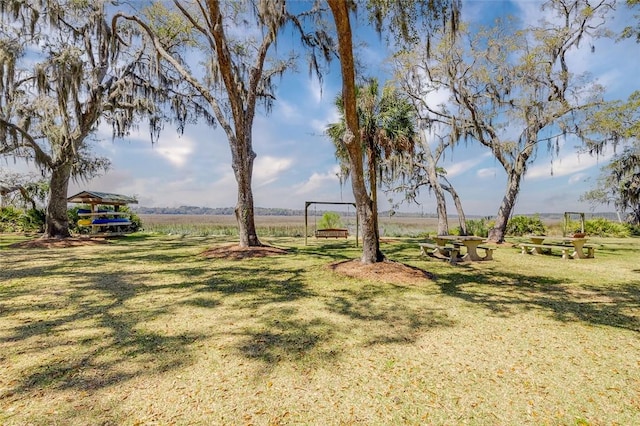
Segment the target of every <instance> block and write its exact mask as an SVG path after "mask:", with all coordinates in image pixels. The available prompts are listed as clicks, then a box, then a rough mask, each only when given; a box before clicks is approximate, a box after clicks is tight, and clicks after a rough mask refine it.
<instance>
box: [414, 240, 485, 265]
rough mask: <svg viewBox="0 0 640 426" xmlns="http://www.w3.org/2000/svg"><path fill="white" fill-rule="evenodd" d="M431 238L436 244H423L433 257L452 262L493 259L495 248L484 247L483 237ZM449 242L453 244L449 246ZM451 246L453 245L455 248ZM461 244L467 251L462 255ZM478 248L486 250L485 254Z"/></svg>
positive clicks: (426, 252)
mask: <svg viewBox="0 0 640 426" xmlns="http://www.w3.org/2000/svg"><path fill="white" fill-rule="evenodd" d="M431 239H432V240H433V241H434V244H421V248H422V250H423V252H424V253H425V254H428V255H431V256H433V257H440V258H445V259H448V260H449V261H450V262H451V263H456V262H460V261H472V262H478V261H482V260H492V259H493V248H491V247H482V246H481V245H482V244H483V243H485V242H486V240H485V239H484V238H482V237H476V236H461V235H438V236H434V237H431ZM448 243H449V244H451V245H450V246H448V245H447V244H448ZM451 246H453V248H452V247H451ZM461 246H464V247H465V248H466V253H465V254H464V255H462V256H460V254H461V253H460V250H459V248H460V247H461ZM426 248H429V249H431V251H425V249H426ZM478 248H481V249H484V250H485V255H484V256H480V255H479V254H478Z"/></svg>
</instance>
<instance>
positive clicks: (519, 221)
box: [506, 215, 547, 237]
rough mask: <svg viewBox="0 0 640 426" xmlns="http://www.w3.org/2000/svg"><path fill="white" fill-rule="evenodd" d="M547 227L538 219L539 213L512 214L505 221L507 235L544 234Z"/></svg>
mask: <svg viewBox="0 0 640 426" xmlns="http://www.w3.org/2000/svg"><path fill="white" fill-rule="evenodd" d="M546 232H547V228H546V227H545V226H544V223H542V220H540V216H539V215H535V216H514V217H512V218H511V219H509V222H508V223H507V231H506V233H507V235H513V236H516V237H521V236H523V235H529V234H531V235H544V234H546Z"/></svg>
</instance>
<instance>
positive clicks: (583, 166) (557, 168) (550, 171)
mask: <svg viewBox="0 0 640 426" xmlns="http://www.w3.org/2000/svg"><path fill="white" fill-rule="evenodd" d="M612 155H613V153H608V152H604V153H602V154H601V155H599V156H595V155H589V154H584V153H582V154H580V153H577V152H571V153H567V154H565V155H563V156H562V157H560V158H556V159H554V160H552V161H551V163H541V164H537V165H535V166H532V167H531V168H530V169H529V171H528V172H527V174H526V178H527V179H549V178H552V177H559V176H568V175H572V174H574V173H577V172H582V171H584V170H587V169H590V168H591V167H594V166H601V165H604V164H606V163H607V161H608V160H609V159H610V158H611V157H612Z"/></svg>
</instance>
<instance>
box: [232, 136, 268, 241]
mask: <svg viewBox="0 0 640 426" xmlns="http://www.w3.org/2000/svg"><path fill="white" fill-rule="evenodd" d="M250 137H251V132H249V133H248V135H246V136H241V138H239V139H238V140H237V142H236V144H235V146H233V145H234V144H232V149H231V152H232V168H233V172H234V175H235V177H236V182H237V183H238V202H237V204H236V208H235V213H236V220H237V221H238V233H239V237H240V247H257V246H261V245H262V243H261V242H260V240H259V239H258V233H257V232H256V224H255V215H254V208H253V189H252V187H251V178H252V175H253V161H254V160H255V158H256V154H255V152H253V149H252V148H251V141H250V140H248V141H247V138H250Z"/></svg>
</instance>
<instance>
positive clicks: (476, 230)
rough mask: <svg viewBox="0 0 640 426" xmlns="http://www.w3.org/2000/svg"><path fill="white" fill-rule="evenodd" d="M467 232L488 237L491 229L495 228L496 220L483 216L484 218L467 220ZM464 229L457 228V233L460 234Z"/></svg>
mask: <svg viewBox="0 0 640 426" xmlns="http://www.w3.org/2000/svg"><path fill="white" fill-rule="evenodd" d="M466 224H467V234H469V235H475V236H477V237H485V238H486V237H488V236H489V229H491V228H493V226H494V221H493V220H491V218H488V217H483V218H482V219H471V220H467V221H466ZM461 232H462V230H461V229H460V227H458V228H457V235H460V233H461Z"/></svg>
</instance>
